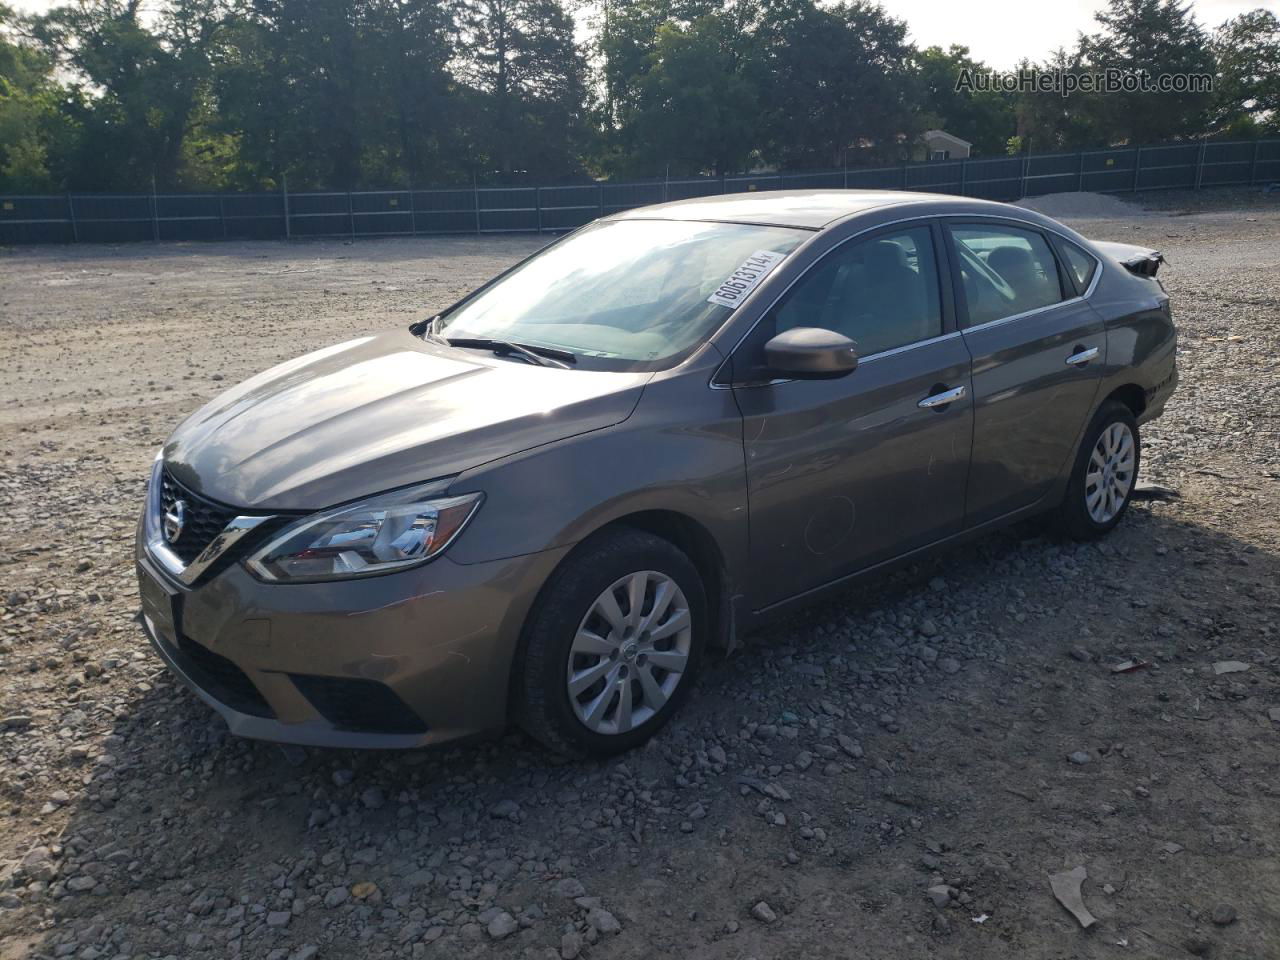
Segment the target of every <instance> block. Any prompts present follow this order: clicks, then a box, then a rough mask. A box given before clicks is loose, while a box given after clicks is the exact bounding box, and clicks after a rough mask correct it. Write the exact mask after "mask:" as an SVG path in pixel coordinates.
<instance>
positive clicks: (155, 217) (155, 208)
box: [151, 173, 160, 243]
mask: <svg viewBox="0 0 1280 960" xmlns="http://www.w3.org/2000/svg"><path fill="white" fill-rule="evenodd" d="M151 239H152V240H154V241H155V242H156V243H159V242H160V208H159V204H157V203H156V176H155V174H154V173H153V174H152V175H151Z"/></svg>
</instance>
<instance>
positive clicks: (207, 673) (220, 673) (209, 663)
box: [177, 634, 275, 717]
mask: <svg viewBox="0 0 1280 960" xmlns="http://www.w3.org/2000/svg"><path fill="white" fill-rule="evenodd" d="M177 639H178V653H179V654H180V656H181V661H180V663H181V666H182V669H183V670H184V671H185V672H186V674H187V676H189V677H190V678H191V680H192V682H194V683H195V684H196V685H197V686H199V687H200V688H201V689H203V690H204V691H205V692H206V693H208V694H209V695H210V696H211V697H213V698H214V699H215V700H219V701H221V702H222V703H225V704H226V705H227V706H228V707H230V708H231V709H233V710H239V711H240V712H241V713H248V714H252V715H253V716H255V717H274V716H275V713H274V712H273V711H272V710H271V707H270V706H268V705H267V701H266V700H265V699H264V698H263V696H262V694H261V693H259V692H258V688H257V687H255V686H254V685H253V681H252V680H250V679H249V677H248V675H247V674H246V673H245V672H244V671H243V670H241V669H240V668H239V667H237V666H236V665H235V664H234V663H232V662H231V661H230V660H228V659H227V658H226V657H224V656H222V655H220V654H217V653H214V652H213V651H212V650H210V649H209V648H208V647H205V646H202V645H201V644H198V643H196V642H195V641H194V640H192V639H190V638H189V637H184V636H182V635H181V634H179V635H178V638H177Z"/></svg>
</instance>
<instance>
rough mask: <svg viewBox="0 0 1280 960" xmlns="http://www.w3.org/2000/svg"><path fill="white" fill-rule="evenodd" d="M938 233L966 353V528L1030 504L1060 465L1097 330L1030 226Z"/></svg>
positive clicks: (1081, 403) (1097, 353) (1089, 377)
mask: <svg viewBox="0 0 1280 960" xmlns="http://www.w3.org/2000/svg"><path fill="white" fill-rule="evenodd" d="M948 233H949V235H950V238H951V243H952V248H951V250H952V254H953V259H954V262H955V265H956V269H957V271H958V276H959V278H960V283H958V284H957V286H958V287H959V288H960V292H961V297H962V303H963V306H964V309H963V310H962V315H964V316H965V317H966V318H967V322H966V325H965V326H964V339H965V343H966V344H968V347H969V353H970V354H972V356H973V392H974V397H973V403H974V434H973V465H972V467H971V469H970V473H969V494H968V504H967V510H966V514H967V515H966V523H967V524H968V525H970V526H973V525H976V524H980V523H984V522H986V521H988V520H993V519H996V518H998V517H1001V516H1003V515H1005V514H1008V513H1011V512H1013V511H1015V510H1019V509H1021V508H1023V507H1028V506H1031V505H1033V504H1035V503H1037V502H1038V501H1040V500H1042V499H1043V498H1044V497H1045V495H1046V494H1047V493H1048V492H1049V491H1050V490H1051V489H1052V487H1053V484H1054V481H1056V480H1057V479H1058V478H1059V477H1060V476H1061V475H1062V473H1063V471H1064V470H1067V469H1069V468H1070V459H1071V457H1072V454H1073V453H1074V452H1075V449H1076V444H1077V442H1078V440H1079V437H1080V434H1081V432H1082V431H1083V429H1084V427H1085V420H1086V419H1087V418H1088V416H1089V412H1090V411H1091V410H1092V409H1093V404H1094V402H1095V398H1096V396H1097V392H1098V386H1099V383H1100V377H1101V373H1102V368H1103V366H1104V364H1105V361H1106V355H1105V354H1106V347H1107V336H1106V328H1105V326H1104V324H1103V322H1102V318H1101V317H1100V316H1099V315H1098V314H1097V313H1096V312H1095V311H1094V310H1093V308H1092V307H1090V306H1089V304H1088V303H1087V302H1086V301H1085V300H1084V299H1082V298H1080V297H1078V296H1076V292H1077V291H1076V289H1075V287H1076V281H1075V279H1074V278H1073V277H1071V276H1070V275H1068V274H1067V273H1066V272H1065V271H1064V270H1062V269H1060V267H1059V265H1058V263H1057V260H1056V258H1055V256H1054V254H1053V252H1052V250H1051V249H1050V245H1049V242H1048V238H1046V236H1045V235H1044V234H1043V233H1041V232H1040V231H1039V230H1037V229H1035V228H1033V227H1031V226H1030V225H1027V226H1026V227H1025V228H1023V227H1016V226H1013V225H1011V224H1008V223H1006V222H994V221H992V222H975V223H952V224H950V225H949V227H948Z"/></svg>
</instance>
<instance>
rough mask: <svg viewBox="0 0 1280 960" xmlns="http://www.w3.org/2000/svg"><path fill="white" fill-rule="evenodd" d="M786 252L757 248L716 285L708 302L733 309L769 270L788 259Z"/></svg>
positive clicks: (758, 283)
mask: <svg viewBox="0 0 1280 960" xmlns="http://www.w3.org/2000/svg"><path fill="white" fill-rule="evenodd" d="M786 256H787V255H786V254H785V253H778V252H777V251H775V250H757V251H756V252H755V253H753V254H752V255H751V256H749V257H747V259H746V260H744V261H743V262H742V266H740V267H738V269H737V270H735V271H733V273H731V274H729V276H728V277H727V278H725V281H724V283H722V284H720V286H718V287H716V291H715V293H713V294H711V296H709V297H707V303H718V304H719V305H720V306H722V307H728V308H729V309H730V310H732V309H733V308H734V307H736V306H737V305H738V304H740V303H741V302H742V301H743V300H745V299H747V294H749V293H750V292H751V291H752V290H754V289H755V288H756V287H758V286H759V285H760V281H761V280H763V279H764V278H765V277H767V276H768V275H769V271H770V270H772V269H773V268H774V267H776V266H777V265H778V264H779V263H781V262H782V261H783V260H784V259H786Z"/></svg>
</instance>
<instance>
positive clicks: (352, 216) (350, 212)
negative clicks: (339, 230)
mask: <svg viewBox="0 0 1280 960" xmlns="http://www.w3.org/2000/svg"><path fill="white" fill-rule="evenodd" d="M347 222H348V223H349V224H350V226H351V240H352V242H354V241H355V239H356V210H355V207H353V206H352V205H351V191H350V190H348V191H347Z"/></svg>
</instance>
